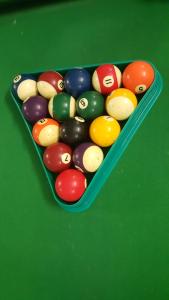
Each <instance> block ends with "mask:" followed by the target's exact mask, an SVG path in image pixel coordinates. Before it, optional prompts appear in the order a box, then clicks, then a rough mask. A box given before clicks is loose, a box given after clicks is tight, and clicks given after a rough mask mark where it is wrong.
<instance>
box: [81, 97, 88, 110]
mask: <svg viewBox="0 0 169 300" xmlns="http://www.w3.org/2000/svg"><path fill="white" fill-rule="evenodd" d="M87 106H88V100H87V99H86V98H82V99H80V101H79V107H80V109H85V108H86V107H87Z"/></svg>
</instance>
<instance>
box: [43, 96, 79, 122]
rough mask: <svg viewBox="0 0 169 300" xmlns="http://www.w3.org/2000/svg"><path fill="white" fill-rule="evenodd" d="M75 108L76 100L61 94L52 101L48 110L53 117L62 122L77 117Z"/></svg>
mask: <svg viewBox="0 0 169 300" xmlns="http://www.w3.org/2000/svg"><path fill="white" fill-rule="evenodd" d="M75 106H76V105H75V99H74V98H73V97H72V96H70V95H68V94H66V93H60V94H58V95H56V96H54V97H52V98H51V99H50V101H49V105H48V108H49V113H50V115H51V117H52V118H54V119H55V120H58V121H60V122H62V121H64V120H66V119H68V118H73V117H74V116H75V110H76V107H75Z"/></svg>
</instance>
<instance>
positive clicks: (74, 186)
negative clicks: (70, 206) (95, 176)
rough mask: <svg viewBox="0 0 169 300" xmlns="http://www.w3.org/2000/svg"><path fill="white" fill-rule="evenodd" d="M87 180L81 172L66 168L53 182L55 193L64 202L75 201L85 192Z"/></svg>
mask: <svg viewBox="0 0 169 300" xmlns="http://www.w3.org/2000/svg"><path fill="white" fill-rule="evenodd" d="M86 186H87V181H86V178H85V176H84V174H83V173H82V172H80V171H79V170H75V169H68V170H65V171H63V172H61V173H60V174H59V175H58V176H57V178H56V182H55V190H56V193H57V195H58V196H59V197H60V198H61V199H62V200H64V201H66V202H69V203H71V202H75V201H77V200H79V199H80V197H81V196H82V195H83V193H84V192H85V189H86Z"/></svg>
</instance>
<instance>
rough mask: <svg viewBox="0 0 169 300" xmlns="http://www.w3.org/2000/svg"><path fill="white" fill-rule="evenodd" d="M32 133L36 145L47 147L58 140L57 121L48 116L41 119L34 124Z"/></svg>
mask: <svg viewBox="0 0 169 300" xmlns="http://www.w3.org/2000/svg"><path fill="white" fill-rule="evenodd" d="M32 135H33V139H34V140H35V142H36V143H37V144H38V145H40V146H43V147H48V146H50V145H52V144H54V143H56V142H58V139H59V123H58V122H57V121H55V120H53V119H50V118H45V119H41V120H39V121H38V122H36V123H35V124H34V126H33V130H32Z"/></svg>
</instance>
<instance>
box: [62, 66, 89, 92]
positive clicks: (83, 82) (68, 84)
mask: <svg viewBox="0 0 169 300" xmlns="http://www.w3.org/2000/svg"><path fill="white" fill-rule="evenodd" d="M64 86H65V90H66V91H67V93H68V94H70V95H72V96H73V97H75V98H76V97H78V96H80V94H82V93H83V92H85V91H88V90H90V86H91V78H90V73H89V72H88V71H87V70H85V69H83V68H75V69H72V70H70V71H68V72H67V73H66V75H65V77H64Z"/></svg>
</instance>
